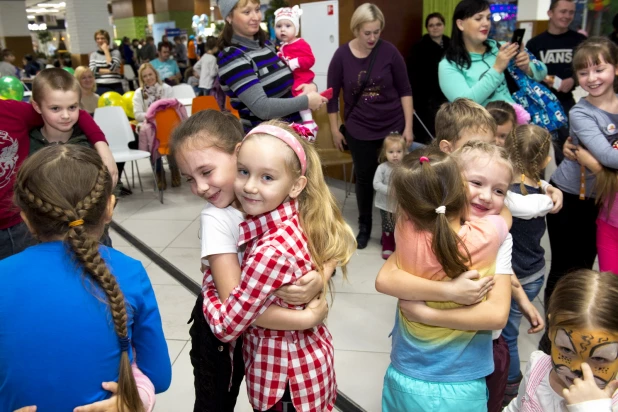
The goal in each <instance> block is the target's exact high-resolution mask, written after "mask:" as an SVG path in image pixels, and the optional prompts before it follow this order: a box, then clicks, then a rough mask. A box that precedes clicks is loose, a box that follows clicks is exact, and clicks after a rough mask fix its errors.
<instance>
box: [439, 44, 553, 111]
mask: <svg viewBox="0 0 618 412" xmlns="http://www.w3.org/2000/svg"><path fill="white" fill-rule="evenodd" d="M488 41H489V44H490V46H491V48H490V50H489V51H487V52H486V53H485V54H480V53H470V58H471V60H472V64H471V65H470V68H468V69H466V70H464V69H462V68H461V67H457V65H456V64H455V62H449V61H448V60H447V59H446V57H445V58H443V59H442V61H441V62H440V65H439V66H438V78H439V80H440V88H441V89H442V93H444V95H445V96H446V98H447V99H448V100H449V101H451V102H452V101H453V100H455V99H457V98H459V97H465V98H468V99H471V100H474V101H475V102H477V103H479V104H481V105H482V106H485V105H487V103H489V102H493V101H496V100H504V101H505V102H509V103H515V101H514V100H513V97H511V93H510V92H509V89H508V87H507V85H506V80H505V78H504V73H498V72H497V71H496V70H495V69H494V68H493V65H494V63H495V62H496V56H497V55H498V50H499V47H500V45H499V44H498V42H496V41H495V40H488ZM539 67H540V69H539ZM530 69H531V70H532V78H534V80H536V81H542V80H543V79H544V78H545V76H547V67H546V66H545V64H543V63H541V65H540V66H537V65H535V64H533V63H532V62H530Z"/></svg>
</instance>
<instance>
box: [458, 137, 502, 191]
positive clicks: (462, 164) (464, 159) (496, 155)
mask: <svg viewBox="0 0 618 412" xmlns="http://www.w3.org/2000/svg"><path fill="white" fill-rule="evenodd" d="M479 155H484V156H487V157H489V160H490V161H493V162H498V163H501V164H502V165H503V166H504V167H505V168H506V169H507V170H508V172H509V181H508V184H509V185H510V184H511V181H512V180H513V163H511V160H510V159H509V155H508V154H507V152H506V150H504V149H503V148H502V147H499V146H496V145H495V144H491V143H487V142H483V141H481V140H470V141H469V142H466V143H465V144H464V145H463V146H461V147H460V148H459V149H457V150H456V151H454V152H453V154H452V155H451V156H453V158H454V159H455V161H456V162H457V164H458V165H459V169H460V170H461V171H464V170H465V169H466V166H467V165H468V164H469V162H470V161H471V160H473V159H475V158H477V157H478V156H479Z"/></svg>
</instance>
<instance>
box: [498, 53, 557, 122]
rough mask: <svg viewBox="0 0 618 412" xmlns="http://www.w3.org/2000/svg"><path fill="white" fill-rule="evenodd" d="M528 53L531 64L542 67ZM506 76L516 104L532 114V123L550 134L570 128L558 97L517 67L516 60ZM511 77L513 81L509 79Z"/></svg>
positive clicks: (512, 61) (510, 64) (511, 62)
mask: <svg viewBox="0 0 618 412" xmlns="http://www.w3.org/2000/svg"><path fill="white" fill-rule="evenodd" d="M526 53H528V55H529V56H530V62H532V63H533V64H535V65H537V66H540V65H541V62H539V61H538V60H537V59H536V57H534V55H533V54H532V53H530V52H529V51H528V50H526ZM539 69H540V67H539ZM507 72H508V74H507ZM505 75H506V77H507V83H508V84H509V91H510V92H511V95H512V96H513V99H514V100H515V103H519V104H520V105H521V106H522V107H523V108H524V109H526V111H527V112H528V113H530V119H531V120H530V122H531V123H533V124H535V125H537V126H540V127H542V128H544V129H547V130H548V131H549V132H554V131H556V130H558V129H561V128H563V127H567V126H568V122H569V120H568V118H567V116H566V114H565V113H564V109H563V108H562V105H561V104H560V102H559V101H558V99H557V98H556V96H555V95H554V94H553V93H552V92H551V90H549V89H548V88H547V86H545V85H543V84H542V83H539V82H537V81H536V80H534V79H533V78H530V77H528V76H527V75H526V73H524V72H523V71H522V70H521V69H520V68H519V67H517V66H516V65H515V60H511V61H510V63H509V66H508V68H507V71H506V72H505ZM509 75H510V77H511V79H508V77H509ZM509 80H510V81H509ZM513 83H514V84H513Z"/></svg>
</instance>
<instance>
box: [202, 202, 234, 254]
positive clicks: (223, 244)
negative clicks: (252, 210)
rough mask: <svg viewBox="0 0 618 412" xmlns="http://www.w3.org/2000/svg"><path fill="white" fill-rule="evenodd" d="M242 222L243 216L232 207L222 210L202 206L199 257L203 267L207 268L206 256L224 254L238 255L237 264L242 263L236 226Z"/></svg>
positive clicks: (209, 205) (211, 206)
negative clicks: (200, 251)
mask: <svg viewBox="0 0 618 412" xmlns="http://www.w3.org/2000/svg"><path fill="white" fill-rule="evenodd" d="M244 220H245V215H244V214H243V213H242V212H241V211H240V210H238V209H235V208H233V207H232V206H228V207H226V208H223V209H219V208H218V207H216V206H213V205H211V204H210V203H208V204H207V205H206V206H204V209H202V213H201V215H200V240H201V244H202V255H201V256H202V263H203V264H204V265H206V266H208V260H207V259H206V256H210V255H220V254H224V253H238V262H239V263H240V262H242V257H243V253H244V249H243V250H239V249H238V238H239V237H240V230H239V228H238V226H239V225H240V224H241V223H242V222H243V221H244Z"/></svg>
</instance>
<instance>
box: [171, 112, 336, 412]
mask: <svg viewBox="0 0 618 412" xmlns="http://www.w3.org/2000/svg"><path fill="white" fill-rule="evenodd" d="M243 135H244V133H243V131H242V126H241V124H240V122H239V121H238V119H236V118H235V117H234V116H233V115H231V114H230V113H223V112H219V111H214V110H205V111H201V112H199V113H197V114H196V115H193V116H191V117H190V118H189V119H188V120H187V121H185V122H183V123H182V124H181V125H180V126H178V127H177V128H176V129H175V130H174V134H173V136H172V140H171V154H172V156H173V157H174V158H175V159H176V161H177V162H178V166H179V168H180V171H181V173H182V175H183V176H185V177H186V179H187V182H188V183H189V184H190V186H191V191H192V192H193V194H195V195H196V196H199V197H201V198H203V199H204V200H206V201H207V202H208V204H207V205H206V206H205V207H204V209H203V210H202V213H201V217H200V223H201V229H200V235H201V244H202V254H201V256H202V270H203V272H204V279H203V283H202V290H203V291H204V290H205V288H206V287H207V286H208V284H210V283H211V282H214V284H215V286H216V288H217V290H218V291H221V290H232V289H233V288H231V287H227V286H226V285H229V284H230V282H232V285H233V286H235V285H236V284H237V281H238V278H239V277H240V273H241V270H240V261H241V260H242V253H243V251H242V250H239V249H238V246H237V245H238V238H239V234H240V231H239V228H238V225H239V224H240V223H241V222H243V221H244V219H245V217H244V213H243V211H242V208H241V205H240V203H239V202H238V200H237V199H236V195H235V194H234V180H235V178H236V175H237V166H236V152H237V150H236V149H237V146H238V145H239V144H240V142H241V141H242V138H243ZM334 268H335V264H334V263H333V264H332V265H330V267H328V268H327V269H326V271H325V272H326V275H327V276H328V277H329V278H330V276H331V275H332V272H333V271H334ZM323 284H324V283H323V279H322V277H321V276H320V274H319V273H318V272H316V271H312V272H309V273H308V274H306V275H305V276H303V277H302V278H301V279H300V280H299V281H298V284H297V285H290V286H285V287H283V288H281V289H279V290H278V291H277V292H276V293H275V294H276V295H277V296H278V297H280V298H281V299H283V300H284V301H286V302H287V303H290V304H292V305H302V304H307V306H306V309H305V310H302V311H298V310H291V309H284V308H282V307H279V306H276V305H272V306H271V307H269V308H268V309H267V310H266V312H265V313H263V314H262V315H261V316H260V317H259V318H258V319H257V320H256V322H255V324H256V325H258V326H260V327H264V328H268V329H278V330H304V329H309V328H312V327H314V326H316V325H318V324H320V323H322V321H323V319H324V318H325V317H326V314H327V312H328V307H327V304H326V299H317V298H318V297H319V296H320V294H321V292H322V287H323ZM226 298H227V296H225V295H220V299H221V300H222V301H224V300H225V299H226ZM314 298H315V299H314ZM203 299H204V296H203V293H202V294H200V296H198V299H197V302H196V305H195V308H194V309H193V312H192V319H191V320H192V321H194V323H193V325H192V326H191V329H190V331H189V333H190V334H191V344H192V348H191V352H190V356H191V363H192V364H193V368H194V370H193V372H194V376H195V381H194V385H195V410H216V411H223V412H228V411H229V412H233V410H234V405H235V403H236V397H237V396H238V391H239V388H240V384H241V382H242V379H243V376H244V369H245V368H244V364H243V358H242V339H238V340H237V341H236V342H232V343H230V344H228V343H224V342H221V341H219V340H218V339H217V338H216V337H215V336H214V335H213V333H212V331H211V329H210V326H209V325H208V323H207V322H206V319H205V317H204V312H203ZM230 358H231V361H230Z"/></svg>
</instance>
